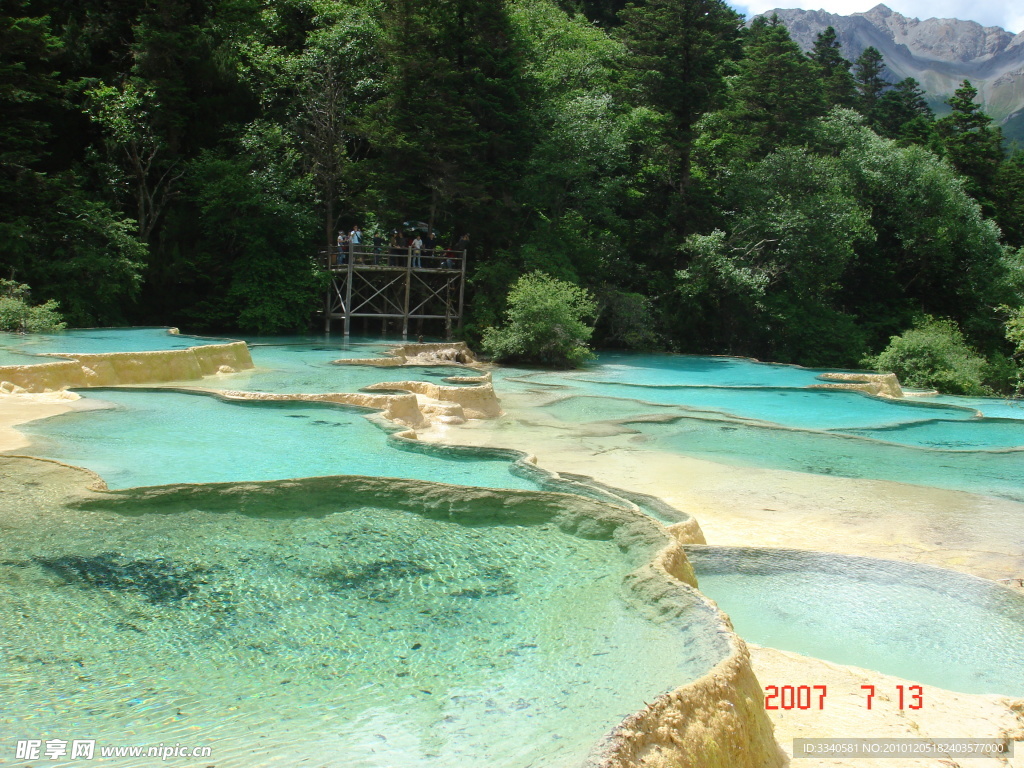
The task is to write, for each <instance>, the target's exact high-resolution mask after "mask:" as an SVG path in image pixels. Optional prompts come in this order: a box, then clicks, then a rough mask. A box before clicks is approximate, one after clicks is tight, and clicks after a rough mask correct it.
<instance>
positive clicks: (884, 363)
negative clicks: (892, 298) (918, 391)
mask: <svg viewBox="0 0 1024 768" xmlns="http://www.w3.org/2000/svg"><path fill="white" fill-rule="evenodd" d="M863 363H864V364H865V365H867V366H869V367H871V368H875V369H876V370H879V371H886V372H890V373H895V374H896V375H897V376H898V377H899V379H900V381H901V382H902V383H903V384H906V385H907V386H910V387H923V388H932V389H937V390H939V391H940V392H944V393H947V394H953V395H984V394H990V393H989V391H988V389H987V388H986V387H985V386H984V384H983V383H982V381H983V379H984V377H985V374H986V372H987V368H988V362H987V361H986V360H985V358H984V357H982V356H981V355H979V354H978V353H977V352H975V351H974V350H973V349H971V347H970V346H968V344H967V341H966V340H965V339H964V335H963V333H961V331H960V329H959V328H958V327H957V324H956V323H955V322H953V321H952V320H946V319H936V318H933V317H930V316H928V317H925V318H923V319H921V320H918V321H917V322H916V323H914V327H913V328H911V329H910V330H908V331H905V332H904V333H903V335H901V336H893V337H891V338H890V339H889V346H887V347H886V348H885V349H883V350H882V352H881V353H880V354H879V355H878V356H876V357H867V358H865V359H864V361H863Z"/></svg>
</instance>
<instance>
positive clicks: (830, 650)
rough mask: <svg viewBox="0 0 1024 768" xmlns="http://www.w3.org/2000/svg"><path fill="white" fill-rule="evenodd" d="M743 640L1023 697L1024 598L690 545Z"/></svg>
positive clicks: (870, 565) (976, 586)
mask: <svg viewBox="0 0 1024 768" xmlns="http://www.w3.org/2000/svg"><path fill="white" fill-rule="evenodd" d="M687 554H688V555H689V557H690V561H691V562H692V563H693V566H694V569H695V570H696V571H697V577H698V579H699V580H700V588H701V591H702V592H703V593H704V594H706V595H707V596H708V597H710V598H712V599H713V600H715V601H716V602H717V603H718V604H719V606H720V607H721V608H722V610H724V611H725V612H726V613H728V614H729V616H730V618H731V619H732V621H733V624H734V626H735V628H736V631H737V632H738V633H739V634H740V636H742V637H744V638H745V639H747V640H750V641H751V642H754V643H758V644H759V645H766V646H770V647H772V648H784V649H786V650H789V651H795V652H797V653H802V654H805V655H808V656H815V657H817V658H820V659H826V660H828V661H833V662H836V663H838V664H850V665H853V666H857V667H866V668H867V669H875V670H878V671H880V672H884V673H887V674H890V675H897V676H899V677H903V678H907V679H910V680H915V681H918V682H922V683H927V684H929V685H935V686H938V687H940V688H947V689H950V690H954V691H961V692H963V693H999V694H1004V695H1009V696H1024V595H1021V594H1020V593H1016V592H1013V591H1011V590H1010V589H1007V588H1005V587H1002V586H999V585H996V584H993V583H992V582H988V581H985V580H983V579H976V578H973V577H971V576H965V575H963V574H959V573H953V572H950V571H947V570H943V569H939V568H933V567H930V566H919V565H909V564H906V563H897V562H893V561H889V560H872V559H869V558H859V557H843V556H839V555H821V554H818V553H813V552H797V551H791V550H790V551H787V550H772V549H755V548H743V547H737V548H726V547H689V548H688V549H687Z"/></svg>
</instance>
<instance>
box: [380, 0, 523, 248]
mask: <svg viewBox="0 0 1024 768" xmlns="http://www.w3.org/2000/svg"><path fill="white" fill-rule="evenodd" d="M383 28H384V34H385V36H386V42H385V47H386V56H387V58H388V60H389V65H390V72H389V73H388V75H387V78H386V84H385V88H384V91H385V92H386V93H387V98H385V99H383V100H382V101H381V103H380V104H379V105H378V107H377V111H376V116H377V117H378V119H379V122H380V125H381V128H380V133H379V134H378V135H377V136H375V137H374V139H375V143H376V144H377V146H378V148H379V155H378V157H377V160H376V169H377V170H376V173H375V174H374V176H373V178H372V180H371V182H372V183H374V184H376V185H377V187H378V188H379V190H380V191H381V192H383V193H384V194H385V195H386V205H387V207H388V208H391V209H392V211H393V212H394V213H395V214H398V215H401V216H411V217H416V218H420V217H427V218H430V219H431V221H430V222H429V223H430V224H432V225H433V224H437V225H439V226H441V227H442V228H443V229H446V230H451V231H454V230H456V229H459V228H464V227H466V226H469V224H470V223H471V222H473V221H476V220H486V221H487V222H488V227H489V228H490V232H491V235H492V237H498V236H499V235H498V230H500V229H501V228H502V226H503V224H504V225H507V224H508V215H509V213H510V210H508V209H507V208H505V203H506V201H507V200H508V198H509V196H508V195H507V189H506V188H507V184H508V181H509V179H514V178H518V176H519V175H520V171H519V164H520V163H521V162H522V158H523V154H524V149H525V147H526V145H527V144H528V139H527V138H526V136H524V131H525V128H526V125H527V121H524V120H523V119H522V113H523V111H524V109H526V104H525V99H526V94H525V91H524V85H523V78H522V77H521V76H520V74H519V70H520V67H521V65H522V51H521V50H520V49H519V48H518V45H517V43H516V41H515V39H514V37H513V35H512V34H511V30H510V24H509V19H508V16H507V11H506V9H505V4H504V3H503V2H492V1H491V0H430V1H429V2H425V3H411V2H409V1H408V0H389V1H388V2H387V3H386V9H385V14H384V18H383ZM503 234H504V235H505V236H507V235H508V233H507V232H506V233H503Z"/></svg>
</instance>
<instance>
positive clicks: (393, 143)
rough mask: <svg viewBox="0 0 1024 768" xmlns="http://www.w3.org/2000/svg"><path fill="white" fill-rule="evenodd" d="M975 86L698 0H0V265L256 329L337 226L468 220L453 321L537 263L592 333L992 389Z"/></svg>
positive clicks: (85, 299)
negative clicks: (944, 98) (578, 308)
mask: <svg viewBox="0 0 1024 768" xmlns="http://www.w3.org/2000/svg"><path fill="white" fill-rule="evenodd" d="M976 95H977V93H976V91H975V90H974V88H973V87H972V86H971V85H970V83H967V82H965V83H964V84H963V85H962V86H961V88H960V89H959V90H958V91H957V93H956V95H955V96H954V97H953V98H952V99H950V101H949V106H950V108H951V112H950V114H948V115H947V116H945V117H941V118H937V117H936V116H935V115H934V114H933V113H932V111H931V109H930V108H929V106H928V104H927V102H926V101H925V98H924V93H923V91H922V90H921V88H920V87H919V86H918V84H917V83H916V82H914V81H913V80H907V81H903V82H900V83H896V84H893V83H890V82H888V81H887V80H886V78H885V71H884V65H883V62H882V60H881V56H880V55H879V54H878V52H877V51H875V50H874V49H871V48H869V49H868V50H867V51H865V52H864V54H863V55H862V56H860V57H859V58H858V60H857V61H855V62H849V61H846V60H844V59H843V58H842V56H841V53H840V49H839V45H838V42H837V40H836V37H835V34H834V32H832V30H831V29H830V30H827V31H826V32H825V33H823V34H821V35H820V36H819V38H818V40H817V43H816V44H815V47H814V50H813V51H811V52H810V53H809V54H804V53H803V52H802V51H801V50H800V49H799V47H798V46H797V45H796V44H795V43H794V42H793V41H792V40H791V39H790V36H789V33H788V32H787V30H786V28H785V27H784V26H783V25H782V24H781V23H779V22H778V20H777V19H774V18H771V19H765V18H757V19H755V20H754V21H753V22H752V23H749V24H747V23H746V20H745V19H744V18H743V17H742V16H741V15H739V14H738V13H736V12H735V11H733V10H732V9H731V8H730V7H729V6H728V5H726V4H724V3H722V2H719V1H718V0H649V1H648V2H636V3H628V4H627V3H623V2H618V0H419V2H411V1H410V0H203V1H200V0H159V2H157V0H0V278H2V279H3V280H4V281H5V282H4V283H3V286H7V288H6V290H7V292H8V294H11V295H13V294H17V295H18V296H19V297H21V298H25V297H27V296H28V295H29V294H28V293H27V291H29V290H30V291H31V294H30V295H31V302H32V303H34V304H37V305H42V306H44V307H46V311H47V312H51V311H53V310H54V308H55V306H56V307H59V311H60V313H61V314H62V315H63V317H64V319H65V320H66V321H67V323H68V324H69V325H71V326H79V327H81V326H98V325H177V326H180V327H181V328H182V329H183V330H188V331H190V332H203V333H229V332H240V333H256V334H269V333H288V332H294V331H301V330H306V329H307V328H309V326H310V323H311V322H312V320H313V318H314V313H315V311H316V310H317V309H318V308H319V306H320V304H321V301H320V300H319V299H318V296H319V294H320V293H321V292H322V291H323V289H324V285H325V279H326V278H325V275H324V274H323V273H322V271H321V270H320V268H319V267H318V262H317V259H316V254H317V252H318V250H319V249H322V248H325V247H328V246H329V245H332V244H333V243H334V241H335V238H336V235H337V232H338V230H339V229H344V230H346V231H347V230H348V229H350V228H351V227H352V226H353V225H354V224H359V225H361V226H362V228H363V230H364V231H365V232H367V233H369V234H373V233H374V232H375V231H377V232H387V231H390V230H391V228H392V227H394V226H396V225H398V224H399V223H400V222H402V221H404V220H406V219H417V220H424V221H430V222H431V223H432V224H433V225H434V227H435V229H436V230H437V231H438V233H439V235H440V238H441V240H442V241H447V240H449V239H450V240H453V241H454V240H455V239H456V238H457V237H458V235H460V234H462V233H463V232H469V233H471V236H472V248H471V251H470V254H469V262H468V263H469V281H468V297H467V298H468V301H469V304H468V308H467V317H466V323H465V326H464V328H463V333H464V334H465V336H466V338H467V339H468V340H469V341H470V342H471V343H474V342H478V341H479V340H480V339H481V338H483V337H484V335H485V331H486V329H488V328H490V327H491V326H495V325H497V324H498V323H500V322H501V320H502V318H503V317H504V316H505V313H506V309H507V303H508V302H507V297H508V295H509V291H510V290H511V289H512V287H513V285H514V284H516V281H517V280H518V279H519V278H520V277H522V276H523V275H532V274H534V273H543V274H545V275H548V276H550V277H552V278H556V279H557V280H558V281H564V282H565V283H570V284H572V287H573V288H574V289H580V290H583V291H584V293H583V294H580V295H581V296H582V297H583V298H582V299H581V301H583V305H584V306H585V307H586V308H587V310H588V312H590V313H591V314H592V320H593V321H594V331H593V338H592V343H593V344H594V345H595V346H598V347H602V348H619V349H637V350H658V349H664V350H674V351H679V352H688V353H710V354H734V355H748V356H753V357H757V358H760V359H765V360H773V361H779V362H792V363H801V364H805V365H813V366H857V365H862V364H877V365H879V366H880V367H884V368H885V369H886V370H897V371H898V372H901V374H902V375H903V376H904V377H905V378H909V379H911V381H909V382H908V383H915V381H914V380H913V379H914V376H915V375H916V374H915V371H917V373H921V371H922V370H923V371H925V373H921V375H920V376H919V377H918V379H919V380H917V381H916V383H919V384H921V385H928V386H934V385H935V384H936V380H937V379H936V376H938V374H936V375H933V376H931V378H929V375H927V371H929V370H933V369H934V370H940V369H941V372H942V373H941V376H938V378H942V376H945V378H942V381H941V386H942V387H943V388H944V389H946V390H947V391H962V392H1010V391H1013V389H1014V387H1015V386H1017V384H1018V382H1019V380H1020V363H1021V353H1022V352H1024V314H1022V309H1021V307H1022V306H1024V152H1022V151H1018V150H1017V149H1016V148H1015V147H1009V146H1007V145H1006V142H1004V141H1003V138H1002V136H1001V134H1000V131H999V128H998V127H997V126H994V125H993V124H992V123H991V121H990V120H989V118H988V117H987V116H986V115H985V114H984V113H983V112H982V111H981V109H980V108H979V106H978V104H977V102H976V98H975V97H976ZM25 286H28V288H26V287H25ZM8 300H9V301H12V300H13V299H11V298H10V296H8ZM53 302H56V305H54V304H53ZM900 366H903V368H900ZM915 366H916V367H915Z"/></svg>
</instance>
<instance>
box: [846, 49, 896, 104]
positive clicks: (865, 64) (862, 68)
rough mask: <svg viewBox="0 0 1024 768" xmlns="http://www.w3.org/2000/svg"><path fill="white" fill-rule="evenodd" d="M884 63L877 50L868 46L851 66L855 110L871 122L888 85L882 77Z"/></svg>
mask: <svg viewBox="0 0 1024 768" xmlns="http://www.w3.org/2000/svg"><path fill="white" fill-rule="evenodd" d="M884 71H885V61H884V60H883V59H882V53H881V51H879V50H878V49H877V48H875V47H873V46H869V47H868V48H865V49H864V52H863V53H862V54H861V55H860V56H858V57H857V61H856V62H855V63H854V65H853V80H854V83H855V84H856V87H857V94H858V98H857V109H858V110H859V111H860V113H861V114H862V115H864V116H865V117H867V118H868V120H869V121H871V120H873V118H874V114H875V108H876V107H877V105H878V100H879V99H880V98H882V92H883V91H885V87H886V86H887V85H888V83H887V82H886V81H885V78H883V77H882V73H883V72H884Z"/></svg>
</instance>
